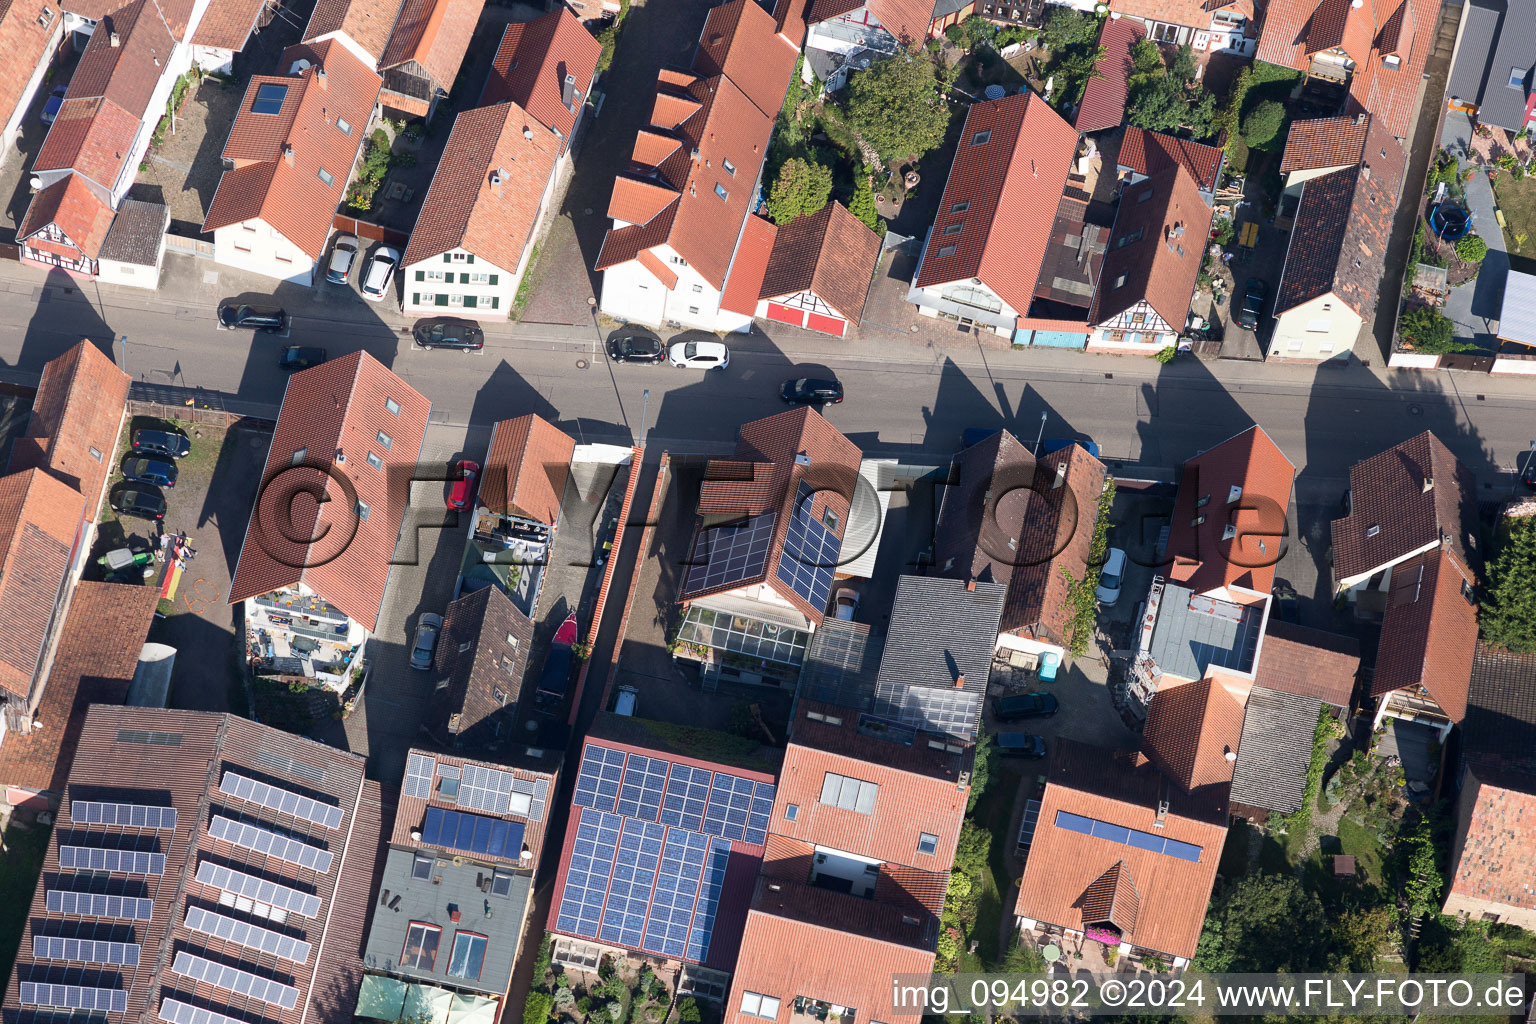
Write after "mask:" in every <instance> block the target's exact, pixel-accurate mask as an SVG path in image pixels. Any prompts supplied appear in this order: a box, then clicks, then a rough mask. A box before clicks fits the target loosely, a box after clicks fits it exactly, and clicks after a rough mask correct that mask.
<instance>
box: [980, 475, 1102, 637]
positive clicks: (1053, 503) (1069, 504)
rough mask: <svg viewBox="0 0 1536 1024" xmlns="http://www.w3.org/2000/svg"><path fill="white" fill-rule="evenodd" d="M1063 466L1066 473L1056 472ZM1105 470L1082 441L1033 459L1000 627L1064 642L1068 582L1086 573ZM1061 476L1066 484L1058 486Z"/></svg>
mask: <svg viewBox="0 0 1536 1024" xmlns="http://www.w3.org/2000/svg"><path fill="white" fill-rule="evenodd" d="M1063 467H1065V470H1064V472H1065V474H1066V475H1065V477H1058V474H1059V473H1061V472H1063ZM1106 475H1108V471H1107V470H1106V469H1105V468H1104V463H1102V462H1100V461H1099V460H1098V459H1096V458H1094V457H1093V456H1092V455H1090V454H1088V452H1087V450H1086V449H1084V448H1083V447H1082V446H1081V445H1076V444H1073V445H1068V446H1067V447H1066V448H1062V449H1059V450H1058V451H1054V452H1052V453H1051V454H1049V455H1046V456H1045V457H1043V458H1042V459H1040V460H1039V462H1037V463H1036V464H1035V494H1034V495H1033V496H1032V497H1031V498H1030V502H1029V508H1028V510H1026V512H1025V514H1024V529H1023V533H1022V535H1021V536H1020V539H1019V563H1020V564H1019V566H1018V568H1016V569H1015V570H1014V572H1013V579H1012V580H1010V581H1009V583H1008V600H1007V603H1006V604H1005V605H1004V607H1003V621H1002V625H1001V627H1000V628H1002V629H1004V630H1008V631H1019V632H1028V633H1031V634H1034V635H1036V636H1040V637H1043V638H1045V639H1049V640H1051V641H1052V642H1054V643H1058V644H1063V643H1065V642H1066V641H1067V633H1068V632H1069V629H1070V627H1069V621H1070V619H1071V613H1070V612H1069V610H1068V609H1069V607H1070V605H1069V601H1068V593H1067V591H1068V586H1067V580H1066V576H1065V575H1064V574H1065V573H1071V574H1072V578H1073V579H1083V578H1084V577H1085V576H1086V575H1087V574H1088V558H1089V556H1090V555H1091V554H1092V550H1093V530H1092V529H1091V526H1092V523H1093V520H1094V518H1095V517H1096V516H1097V515H1098V510H1099V495H1100V494H1101V493H1102V492H1103V490H1104V478H1105V476H1106ZM1058 479H1061V480H1062V481H1063V482H1064V483H1065V485H1066V486H1059V485H1058V483H1057V481H1058Z"/></svg>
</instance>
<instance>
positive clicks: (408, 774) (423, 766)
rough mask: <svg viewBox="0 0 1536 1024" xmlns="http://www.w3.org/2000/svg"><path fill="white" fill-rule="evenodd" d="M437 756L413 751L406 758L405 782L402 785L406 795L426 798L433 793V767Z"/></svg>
mask: <svg viewBox="0 0 1536 1024" xmlns="http://www.w3.org/2000/svg"><path fill="white" fill-rule="evenodd" d="M436 764H437V758H435V757H429V756H427V755H426V754H416V753H412V754H411V755H410V756H409V757H407V758H406V760H405V782H404V784H403V785H402V786H401V789H402V790H403V791H404V793H405V795H406V796H408V797H415V798H418V799H422V800H425V799H426V798H427V797H429V796H431V795H432V768H433V766H434V765H436Z"/></svg>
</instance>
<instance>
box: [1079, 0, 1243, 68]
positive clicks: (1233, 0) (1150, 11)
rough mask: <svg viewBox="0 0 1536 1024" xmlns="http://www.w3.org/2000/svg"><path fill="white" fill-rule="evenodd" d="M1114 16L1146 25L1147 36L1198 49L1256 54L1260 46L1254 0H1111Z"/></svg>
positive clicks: (1203, 51) (1158, 40)
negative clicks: (1255, 51)
mask: <svg viewBox="0 0 1536 1024" xmlns="http://www.w3.org/2000/svg"><path fill="white" fill-rule="evenodd" d="M1109 11H1110V16H1111V17H1118V18H1120V19H1121V20H1135V21H1139V22H1140V23H1142V24H1143V25H1145V26H1146V30H1147V38H1149V39H1151V40H1152V41H1153V42H1154V43H1160V44H1162V45H1164V46H1188V47H1189V48H1190V49H1192V50H1194V51H1195V53H1197V54H1201V53H1230V54H1233V55H1235V56H1238V57H1251V56H1253V51H1254V49H1255V48H1256V47H1257V46H1258V28H1257V26H1256V25H1255V23H1254V5H1253V0H1205V2H1201V0H1112V2H1111V3H1110V5H1109Z"/></svg>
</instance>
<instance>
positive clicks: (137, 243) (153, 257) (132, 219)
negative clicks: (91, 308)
mask: <svg viewBox="0 0 1536 1024" xmlns="http://www.w3.org/2000/svg"><path fill="white" fill-rule="evenodd" d="M170 226H171V209H170V207H168V206H166V205H165V204H164V203H151V202H146V201H144V200H142V199H124V200H123V201H122V204H121V205H119V206H118V208H117V216H115V217H113V218H112V226H111V227H110V228H108V229H107V237H106V239H105V240H104V241H103V242H102V243H101V251H100V253H99V254H98V256H97V260H96V276H97V277H98V278H99V279H100V280H101V281H103V282H105V283H107V284H121V285H126V286H127V287H130V288H151V289H153V288H155V287H157V286H158V285H159V284H160V267H161V265H162V264H163V263H164V262H165V232H166V229H167V228H169V227H170Z"/></svg>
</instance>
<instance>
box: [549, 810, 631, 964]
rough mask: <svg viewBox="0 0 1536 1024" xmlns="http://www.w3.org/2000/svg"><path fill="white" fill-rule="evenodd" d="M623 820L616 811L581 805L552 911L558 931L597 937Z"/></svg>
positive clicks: (592, 937) (590, 937)
mask: <svg viewBox="0 0 1536 1024" xmlns="http://www.w3.org/2000/svg"><path fill="white" fill-rule="evenodd" d="M623 821H624V819H622V818H620V817H619V816H618V815H617V814H609V813H607V812H606V811H597V810H593V809H592V808H590V807H587V808H583V809H582V811H581V818H580V820H579V821H578V822H577V824H576V842H575V843H574V844H573V846H572V848H571V861H570V866H569V868H568V869H567V871H566V877H565V888H564V889H563V890H562V891H561V893H560V909H559V911H558V913H557V914H556V924H555V927H556V928H558V929H559V930H560V931H563V932H568V933H570V934H572V935H580V936H583V937H585V938H589V939H595V938H597V928H598V922H599V921H600V920H601V919H602V916H603V902H604V900H605V898H606V896H607V893H608V884H609V882H610V881H611V880H612V877H613V868H614V863H613V862H614V856H615V855H616V854H617V852H618V845H619V831H620V828H621V826H622V824H623Z"/></svg>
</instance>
